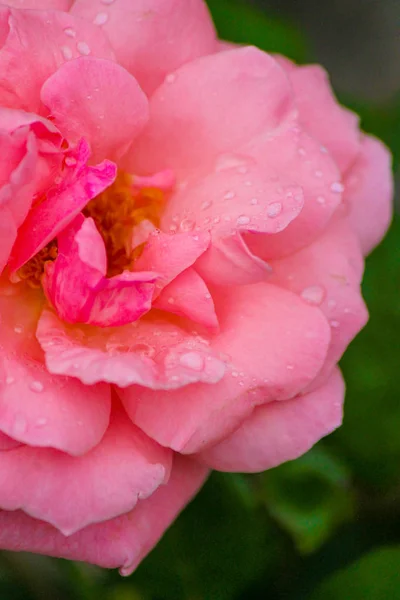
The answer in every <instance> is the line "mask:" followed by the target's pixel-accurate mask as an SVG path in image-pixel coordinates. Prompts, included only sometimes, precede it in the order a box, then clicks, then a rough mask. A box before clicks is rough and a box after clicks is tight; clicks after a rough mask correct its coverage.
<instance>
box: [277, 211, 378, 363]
mask: <svg viewBox="0 0 400 600" xmlns="http://www.w3.org/2000/svg"><path fill="white" fill-rule="evenodd" d="M271 266H272V274H271V276H270V281H271V283H274V284H276V285H279V286H280V287H284V288H286V289H288V290H291V291H292V292H294V293H296V294H298V295H299V296H300V297H301V298H302V299H303V300H304V302H306V303H308V304H310V305H313V306H318V307H319V308H320V310H321V311H322V312H323V313H324V315H325V316H326V318H327V320H328V321H329V324H330V327H331V343H330V347H329V351H328V355H327V359H326V363H325V368H326V369H328V371H329V370H330V369H332V367H333V366H334V365H335V364H336V363H337V362H338V360H339V359H340V358H341V356H342V354H343V352H344V351H345V349H346V348H347V346H348V345H349V343H350V342H351V340H352V339H353V338H354V337H355V336H356V335H357V333H358V332H359V331H360V329H361V328H362V327H364V325H365V323H366V321H367V319H368V312H367V309H366V307H365V304H364V301H363V299H362V296H361V290H360V283H361V279H362V274H363V269H364V261H363V257H362V254H361V250H360V246H359V243H358V240H357V237H356V235H355V234H354V233H353V232H352V231H351V228H350V226H349V224H348V223H347V221H346V220H345V219H343V218H341V219H339V218H335V219H334V220H333V222H331V223H330V225H329V227H328V228H327V230H326V231H325V232H324V233H323V234H322V236H321V237H319V238H318V239H317V240H316V241H315V242H314V243H313V244H311V245H310V246H307V247H306V248H304V249H303V250H300V251H299V252H297V253H295V254H292V255H291V256H289V257H287V258H285V259H282V260H277V261H272V262H271Z"/></svg>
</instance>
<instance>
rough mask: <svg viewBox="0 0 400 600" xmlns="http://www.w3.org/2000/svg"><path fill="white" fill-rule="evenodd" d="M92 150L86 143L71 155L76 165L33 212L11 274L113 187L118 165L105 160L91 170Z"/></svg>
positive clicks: (16, 250)
mask: <svg viewBox="0 0 400 600" xmlns="http://www.w3.org/2000/svg"><path fill="white" fill-rule="evenodd" d="M88 157H89V149H88V146H87V144H86V142H85V141H84V140H81V142H80V143H79V144H78V146H77V148H76V149H75V150H74V151H72V152H71V153H70V154H69V158H70V160H72V161H73V164H74V166H68V165H67V166H66V167H65V174H64V179H63V180H62V181H61V183H60V184H59V185H56V186H55V187H53V188H51V189H50V190H49V192H48V194H47V196H46V198H45V199H44V200H43V201H42V202H40V203H38V204H36V205H35V206H34V207H33V208H32V210H31V211H30V212H29V214H28V216H27V218H26V219H25V221H24V223H23V224H22V225H21V227H20V228H19V231H18V237H17V240H16V242H15V245H14V248H13V251H12V257H11V259H10V263H9V264H10V269H11V271H13V272H15V271H17V270H18V269H19V268H20V267H21V266H22V265H23V264H25V263H26V262H27V261H28V260H29V259H31V258H32V257H33V256H34V255H35V254H36V253H37V252H39V250H41V249H42V248H44V246H46V244H48V243H49V242H50V241H51V240H53V239H54V238H55V237H56V236H57V234H58V233H59V232H60V231H62V230H63V229H64V228H65V227H66V226H67V225H68V224H69V223H71V221H73V219H74V218H75V217H76V216H77V214H79V213H80V211H81V210H82V209H83V208H84V206H86V204H87V203H88V202H89V200H91V199H92V198H94V197H95V196H97V195H98V194H100V193H101V192H102V191H103V190H104V189H105V188H106V187H108V186H109V185H111V183H112V182H113V181H114V179H115V176H116V166H115V165H114V164H113V163H112V162H110V161H107V160H105V161H103V162H102V163H100V164H99V165H96V166H95V167H88V166H87V164H86V163H87V160H88Z"/></svg>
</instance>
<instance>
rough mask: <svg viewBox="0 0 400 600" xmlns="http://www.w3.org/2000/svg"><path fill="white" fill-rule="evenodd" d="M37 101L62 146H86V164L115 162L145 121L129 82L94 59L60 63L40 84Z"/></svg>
mask: <svg viewBox="0 0 400 600" xmlns="http://www.w3.org/2000/svg"><path fill="white" fill-rule="evenodd" d="M78 82H79V84H78ZM40 97H41V100H42V102H43V104H45V105H46V107H47V108H48V109H49V111H50V114H51V116H52V118H53V120H54V123H55V124H56V125H57V127H58V128H59V129H60V131H61V132H62V133H63V135H64V136H65V137H66V138H67V139H68V141H70V142H77V141H78V140H80V139H81V138H82V137H83V138H85V139H86V140H87V141H88V143H89V145H90V148H91V151H92V158H91V160H92V162H99V161H101V160H103V159H104V158H108V159H112V160H114V161H117V160H118V159H119V158H120V157H121V156H122V155H123V154H124V152H125V150H127V148H128V147H129V145H130V144H131V143H132V140H133V139H134V138H135V137H136V136H137V135H138V133H139V132H140V131H141V130H142V128H143V127H144V125H145V123H146V121H147V119H148V104H147V99H146V96H145V95H144V93H143V92H142V90H141V89H140V87H139V85H138V83H137V82H136V80H135V78H134V77H132V75H130V74H129V73H128V72H127V71H125V69H123V68H122V67H120V66H119V65H117V64H115V63H113V62H111V61H109V60H103V59H100V58H92V57H81V58H78V59H77V60H73V61H71V62H67V63H65V64H64V65H62V66H61V67H60V68H59V69H58V71H56V73H54V74H53V75H52V76H51V77H49V78H48V79H47V81H46V82H45V83H44V85H43V87H42V90H41V93H40Z"/></svg>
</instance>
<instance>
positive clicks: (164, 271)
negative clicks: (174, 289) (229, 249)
mask: <svg viewBox="0 0 400 600" xmlns="http://www.w3.org/2000/svg"><path fill="white" fill-rule="evenodd" d="M209 243H210V235H209V233H207V232H205V231H201V232H188V233H176V234H174V233H171V234H169V235H168V234H166V233H163V232H162V231H155V232H153V233H152V234H150V236H149V238H148V240H147V243H146V245H145V247H144V249H143V252H142V254H141V255H140V257H139V258H138V259H137V260H136V261H135V264H134V269H135V271H136V272H140V271H153V272H155V273H157V274H158V279H157V281H156V291H155V297H157V295H158V293H159V292H160V291H161V290H162V288H164V287H165V286H166V285H168V284H169V283H171V281H172V280H173V279H175V277H177V275H179V274H180V273H182V271H184V270H185V269H187V268H188V267H191V266H192V265H193V264H194V263H195V262H196V260H197V259H198V258H199V256H201V255H202V254H203V253H204V252H205V250H207V248H208V245H209Z"/></svg>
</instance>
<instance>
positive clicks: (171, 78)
mask: <svg viewBox="0 0 400 600" xmlns="http://www.w3.org/2000/svg"><path fill="white" fill-rule="evenodd" d="M165 81H166V82H167V83H174V82H175V81H176V75H175V74H174V73H170V74H169V75H167V76H166V78H165Z"/></svg>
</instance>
